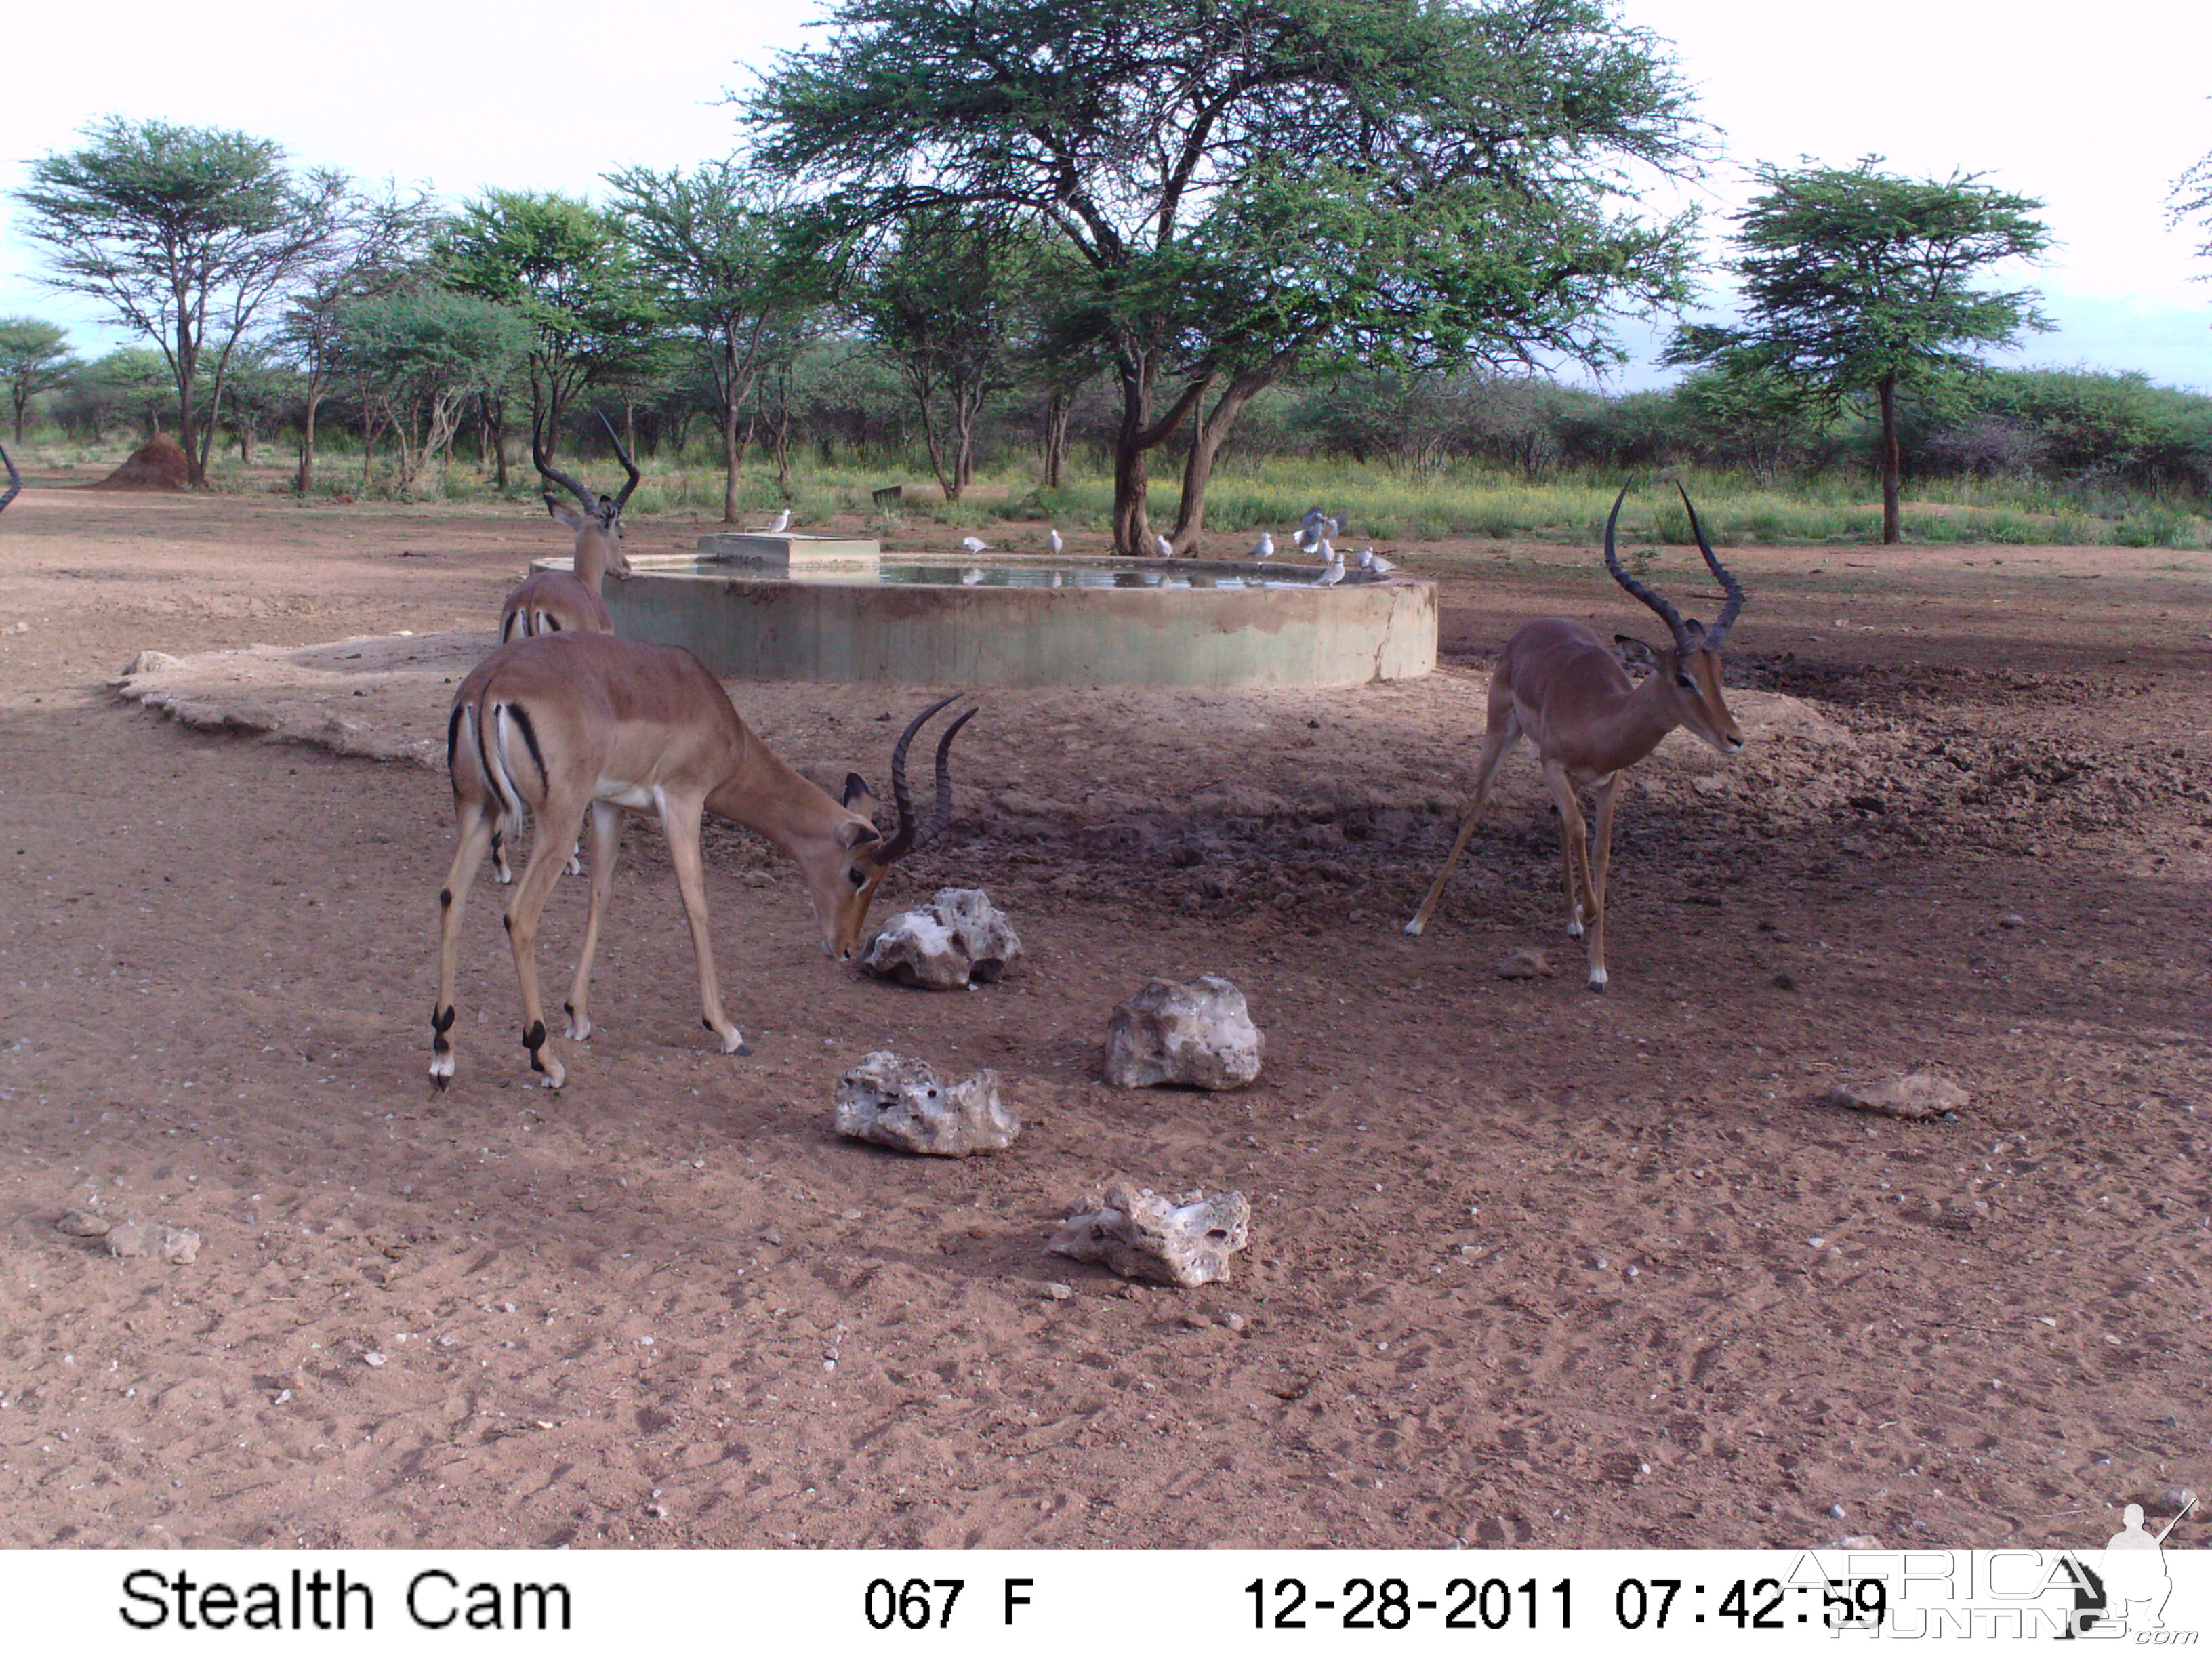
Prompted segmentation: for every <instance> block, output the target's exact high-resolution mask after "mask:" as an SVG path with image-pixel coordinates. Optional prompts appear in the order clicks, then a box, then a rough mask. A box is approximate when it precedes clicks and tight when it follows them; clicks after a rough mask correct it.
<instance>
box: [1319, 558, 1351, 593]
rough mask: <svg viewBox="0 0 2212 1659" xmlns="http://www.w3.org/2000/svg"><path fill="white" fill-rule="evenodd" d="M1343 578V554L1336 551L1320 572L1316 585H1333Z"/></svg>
mask: <svg viewBox="0 0 2212 1659" xmlns="http://www.w3.org/2000/svg"><path fill="white" fill-rule="evenodd" d="M1342 580H1344V555H1343V554H1341V553H1337V554H1334V555H1332V556H1331V557H1330V559H1329V562H1328V568H1326V569H1325V570H1323V571H1322V573H1321V575H1320V577H1319V579H1318V580H1317V581H1316V586H1321V587H1334V586H1336V585H1337V584H1338V583H1339V582H1340V581H1342Z"/></svg>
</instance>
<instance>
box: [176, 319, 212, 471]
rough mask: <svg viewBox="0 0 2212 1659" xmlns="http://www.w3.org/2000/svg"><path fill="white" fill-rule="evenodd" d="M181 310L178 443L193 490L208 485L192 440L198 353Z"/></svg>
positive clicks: (201, 456) (204, 463)
mask: <svg viewBox="0 0 2212 1659" xmlns="http://www.w3.org/2000/svg"><path fill="white" fill-rule="evenodd" d="M186 316H187V313H185V310H184V308H183V307H179V309H178V313H177V442H178V444H179V447H182V448H183V450H184V452H185V483H187V484H189V485H191V487H192V488H193V489H202V488H204V486H205V485H206V483H207V458H206V457H205V456H204V454H203V453H201V449H200V446H199V444H198V443H197V442H196V441H195V439H196V438H197V435H198V430H199V429H198V428H197V426H195V425H194V424H193V422H192V392H193V390H194V386H193V382H194V381H195V380H197V370H198V368H199V353H198V351H197V349H194V344H195V343H194V341H193V339H192V334H191V323H190V322H189V321H187V320H186Z"/></svg>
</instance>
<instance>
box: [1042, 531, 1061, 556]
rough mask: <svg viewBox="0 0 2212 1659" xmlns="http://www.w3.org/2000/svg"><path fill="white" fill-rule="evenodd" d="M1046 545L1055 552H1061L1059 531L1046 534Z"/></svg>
mask: <svg viewBox="0 0 2212 1659" xmlns="http://www.w3.org/2000/svg"><path fill="white" fill-rule="evenodd" d="M1044 544H1045V545H1046V546H1047V547H1048V548H1050V549H1051V550H1053V551H1054V552H1055V553H1057V552H1059V551H1060V532H1058V531H1057V530H1052V531H1048V532H1045V538H1044Z"/></svg>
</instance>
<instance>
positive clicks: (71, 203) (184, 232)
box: [15, 115, 348, 484]
mask: <svg viewBox="0 0 2212 1659" xmlns="http://www.w3.org/2000/svg"><path fill="white" fill-rule="evenodd" d="M84 136H85V137H87V138H88V139H90V140H91V142H90V143H88V144H87V145H86V146H85V147H84V148H83V149H79V150H75V151H72V152H71V153H70V154H68V155H48V156H46V157H44V158H42V159H41V160H39V161H33V162H32V163H31V179H32V184H31V187H30V188H29V189H27V190H21V191H16V192H15V199H16V200H17V201H18V202H20V203H21V204H22V205H23V206H24V207H25V208H26V209H27V210H28V218H27V222H26V224H25V229H26V231H27V234H28V235H29V236H30V238H31V240H33V241H35V242H40V243H42V244H44V245H45V246H46V249H47V251H48V258H49V259H50V261H51V265H50V269H51V272H52V274H51V275H49V276H47V277H46V278H45V281H46V284H47V286H49V287H51V288H53V289H58V290H59V291H60V292H62V293H65V294H81V295H88V296H89V297H91V298H93V299H96V300H99V301H101V302H103V303H104V304H106V306H107V307H109V308H110V309H111V310H112V311H113V312H114V313H116V315H117V316H118V317H120V318H121V319H123V320H124V321H125V323H127V324H129V325H131V327H132V328H134V329H136V330H137V331H139V332H141V333H143V334H145V335H146V336H148V337H149V338H151V339H152V340H153V341H154V343H155V344H156V345H157V346H159V347H160V348H161V353H162V355H163V356H165V357H166V358H167V360H168V364H169V371H170V374H171V375H172V376H173V379H174V381H175V385H176V391H177V428H178V437H179V441H180V442H181V443H182V444H183V446H184V450H185V464H186V466H187V469H188V471H187V477H188V478H189V481H190V482H191V483H194V484H204V483H206V482H207V455H208V445H209V443H210V441H212V439H213V437H214V428H213V425H212V423H211V422H210V424H208V425H207V426H206V427H204V428H203V426H202V425H201V412H202V410H203V409H208V410H212V409H213V408H215V407H216V405H217V404H219V403H220V402H221V401H222V380H223V374H224V373H225V371H226V370H227V369H228V367H229V363H230V358H231V354H232V353H233V352H234V350H235V349H237V347H238V344H239V342H240V340H241V339H242V338H243V337H245V335H246V331H247V330H248V329H249V328H250V327H251V326H252V323H253V320H254V318H255V316H256V315H257V314H258V313H259V311H260V309H261V307H263V306H264V304H265V303H267V301H269V300H270V297H271V296H272V295H276V294H277V293H279V292H281V291H282V290H283V288H284V287H285V285H286V284H287V283H289V282H290V281H291V280H292V278H293V276H295V274H296V273H297V272H298V271H299V270H301V268H302V267H303V266H304V265H305V264H307V263H308V262H309V261H311V260H313V258H315V257H316V256H317V255H318V254H319V253H320V252H322V250H323V248H324V247H325V246H326V245H327V243H328V241H329V240H330V237H331V234H332V232H333V229H334V228H335V227H336V225H337V219H338V213H339V207H340V204H342V203H343V201H344V199H345V197H346V194H347V191H348V183H347V180H346V178H345V175H344V174H343V173H336V172H331V171H329V170H327V169H313V170H310V171H309V172H308V173H307V174H305V176H304V177H302V178H299V179H295V178H294V177H293V175H292V174H291V173H290V172H289V170H288V169H287V168H286V167H285V165H284V161H285V156H284V150H283V147H282V146H281V145H278V144H276V143H274V142H272V141H270V140H269V139H264V138H254V137H249V136H247V135H246V134H245V133H242V132H231V131H223V130H222V129H220V128H216V127H180V126H172V125H169V124H168V123H167V122H164V121H137V122H134V121H128V120H125V118H123V117H121V116H119V115H118V116H110V117H108V118H106V120H104V121H101V122H99V123H97V124H95V125H93V126H92V127H90V128H88V130H87V131H86V133H85V135H84ZM210 348H212V349H213V351H214V354H215V356H214V368H213V372H212V374H211V375H210V380H211V381H212V384H211V385H210V386H209V387H208V388H207V389H206V392H205V395H203V393H202V389H201V387H200V386H199V384H198V383H199V378H200V369H201V363H202V359H203V356H204V354H205V353H206V352H207V351H208V350H209V349H210Z"/></svg>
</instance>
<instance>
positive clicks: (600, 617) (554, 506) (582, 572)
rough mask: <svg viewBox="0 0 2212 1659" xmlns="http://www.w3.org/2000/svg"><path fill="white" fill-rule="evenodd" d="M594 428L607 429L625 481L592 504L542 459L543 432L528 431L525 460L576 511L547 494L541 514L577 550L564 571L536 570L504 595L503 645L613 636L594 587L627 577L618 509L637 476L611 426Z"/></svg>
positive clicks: (609, 619)
mask: <svg viewBox="0 0 2212 1659" xmlns="http://www.w3.org/2000/svg"><path fill="white" fill-rule="evenodd" d="M599 424H600V425H601V426H604V427H605V428H606V429H607V437H608V439H609V441H611V442H612V443H613V445H614V447H615V453H616V454H617V455H618V456H619V457H621V458H622V464H623V471H625V472H627V473H629V483H626V484H624V485H623V489H622V494H621V495H615V496H607V495H601V496H599V497H598V498H597V499H596V500H594V499H593V498H592V495H591V492H590V491H588V490H586V489H585V488H584V486H583V485H581V484H580V483H577V482H576V481H575V480H574V478H572V477H569V476H568V474H567V473H565V472H563V471H561V469H560V468H559V467H557V466H555V465H553V464H552V462H551V461H550V460H548V459H546V455H545V438H544V432H543V431H542V430H541V429H540V428H538V427H535V426H533V427H532V428H530V458H531V459H532V460H533V461H535V462H536V463H537V464H538V472H539V473H540V474H541V475H543V476H544V478H545V480H546V482H547V483H554V484H558V485H560V486H561V488H562V489H565V490H567V491H568V493H569V494H570V495H574V497H575V498H576V501H577V507H580V508H581V509H582V511H580V512H579V511H578V510H577V507H569V506H568V505H566V504H565V503H563V502H562V501H556V499H555V498H554V495H553V492H552V491H551V490H550V489H548V490H547V491H546V492H545V510H546V511H547V512H548V513H551V514H552V515H553V516H554V518H556V520H559V521H560V522H561V523H562V524H564V525H566V526H568V528H569V529H571V530H573V531H574V532H576V550H575V552H574V554H573V555H572V556H570V560H569V568H568V569H567V570H541V571H539V572H538V574H536V575H534V576H532V577H531V578H530V579H529V580H527V581H526V582H524V583H523V584H522V586H520V587H518V588H516V589H515V590H514V592H512V593H510V594H508V595H507V603H506V604H505V605H501V606H500V608H499V637H500V638H501V641H508V640H517V639H521V638H524V637H526V636H532V637H534V636H535V635H539V634H563V633H565V634H611V633H613V632H614V631H615V624H614V618H613V617H611V616H609V615H608V614H607V605H606V601H605V599H601V598H600V597H599V584H600V581H601V580H602V579H603V578H604V577H605V574H606V573H607V572H608V571H610V570H611V571H613V572H614V573H615V574H616V575H617V576H627V575H629V560H628V559H626V558H624V557H623V549H622V510H623V507H625V506H626V505H628V503H629V498H630V492H631V491H633V490H635V489H636V488H637V483H638V471H637V465H636V463H635V462H634V461H632V460H631V459H630V458H629V451H628V450H627V449H624V448H623V441H622V440H621V439H620V438H617V437H616V436H615V428H614V425H613V423H612V422H610V421H609V420H608V419H607V417H606V416H605V415H601V416H599Z"/></svg>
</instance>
